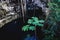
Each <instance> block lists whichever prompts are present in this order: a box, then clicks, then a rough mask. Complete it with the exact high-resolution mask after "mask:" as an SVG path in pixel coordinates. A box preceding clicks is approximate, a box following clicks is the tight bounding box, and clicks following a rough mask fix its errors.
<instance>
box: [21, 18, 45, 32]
mask: <svg viewBox="0 0 60 40" xmlns="http://www.w3.org/2000/svg"><path fill="white" fill-rule="evenodd" d="M44 22H45V21H44V20H39V19H38V18H37V17H32V18H31V19H28V22H27V23H28V25H26V26H23V27H22V30H23V31H28V29H29V30H32V31H33V30H35V27H36V26H39V27H43V26H44V24H43V23H44Z"/></svg>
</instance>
